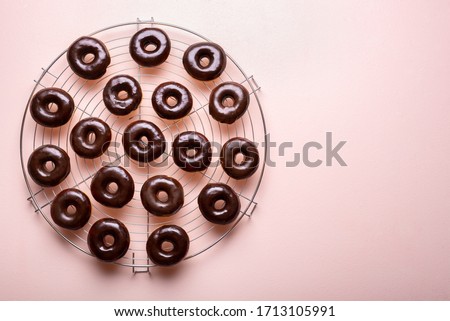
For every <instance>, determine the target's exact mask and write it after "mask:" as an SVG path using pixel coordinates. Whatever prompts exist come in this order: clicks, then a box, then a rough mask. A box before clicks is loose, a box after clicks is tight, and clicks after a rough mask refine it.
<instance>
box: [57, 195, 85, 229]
mask: <svg viewBox="0 0 450 321" xmlns="http://www.w3.org/2000/svg"><path fill="white" fill-rule="evenodd" d="M70 206H73V207H74V208H75V212H74V213H69V207H70ZM50 213H51V216H52V219H53V221H54V222H55V223H56V224H57V225H58V226H61V227H63V228H66V229H69V230H78V229H80V228H82V227H83V226H84V225H85V224H86V223H87V222H88V221H89V218H90V217H91V201H90V200H89V197H87V196H86V194H84V193H83V192H82V191H80V190H77V189H75V188H69V189H66V190H63V191H62V192H60V193H59V194H58V195H56V197H55V198H54V199H53V201H52V206H51V208H50Z"/></svg>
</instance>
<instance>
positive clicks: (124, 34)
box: [20, 18, 267, 273]
mask: <svg viewBox="0 0 450 321" xmlns="http://www.w3.org/2000/svg"><path fill="white" fill-rule="evenodd" d="M146 27H158V28H161V29H163V30H164V31H165V32H166V33H167V34H168V35H169V38H170V39H171V43H172V49H171V52H170V56H169V58H168V59H167V60H166V62H164V63H163V64H162V65H160V66H158V67H152V68H144V67H141V66H139V65H137V64H136V63H135V62H134V61H133V60H132V58H131V56H130V55H129V51H128V44H129V41H130V38H131V37H132V36H133V34H134V33H136V32H137V31H138V30H140V29H142V28H146ZM90 36H93V37H96V38H98V39H100V40H101V41H103V42H104V43H105V45H106V46H107V48H108V50H109V53H110V56H111V64H110V66H109V67H108V71H107V73H106V74H105V76H103V77H102V78H101V79H98V80H85V79H82V78H80V77H78V76H77V75H75V74H74V73H73V72H72V70H71V69H70V68H69V66H68V64H67V60H66V50H65V51H63V52H62V53H61V54H60V55H59V56H58V57H56V59H55V60H54V61H53V62H52V63H50V65H49V66H48V67H47V68H43V69H42V70H43V72H42V74H41V76H40V77H39V79H38V80H36V81H35V82H36V85H35V87H34V89H33V91H32V93H31V95H30V99H29V100H28V104H27V107H26V109H25V112H24V116H23V121H22V127H21V137H20V157H21V163H22V170H23V174H24V178H25V182H26V185H27V187H28V190H29V193H30V197H29V198H28V200H29V201H30V202H31V203H32V205H33V206H34V208H35V212H36V213H39V214H41V215H42V216H43V218H44V219H45V220H46V221H47V222H48V223H49V224H50V226H51V227H52V228H53V229H54V230H55V231H56V232H57V233H58V234H59V235H60V236H62V237H63V238H64V239H65V240H66V241H67V242H69V243H70V244H71V245H73V246H74V247H75V248H77V249H78V250H80V251H82V252H84V253H86V254H88V255H91V254H90V251H89V249H88V247H87V242H86V238H87V233H88V231H89V229H90V227H91V226H92V224H93V223H94V222H95V221H97V220H98V219H101V218H104V217H114V218H117V219H119V220H121V221H122V222H123V223H124V224H125V225H126V226H127V228H128V230H129V232H130V237H131V243H130V248H129V250H128V252H127V254H126V255H125V256H124V257H123V258H121V259H120V260H118V261H116V262H114V263H115V264H119V265H122V266H128V267H132V271H133V272H134V273H138V272H149V268H150V267H152V266H154V264H153V263H152V262H151V261H149V259H148V257H147V254H146V250H145V243H146V241H147V238H148V236H149V235H150V233H151V232H152V231H153V230H154V229H156V228H157V227H159V226H161V225H164V224H177V225H180V226H182V227H183V228H184V229H185V230H186V232H187V233H188V234H189V237H190V241H191V243H190V249H189V253H188V255H187V257H186V258H185V259H189V258H192V257H195V256H197V255H198V254H200V253H202V252H204V251H206V250H208V249H209V248H211V247H212V246H214V245H215V244H216V243H218V242H219V241H220V240H222V239H223V238H224V237H225V236H227V235H228V234H229V233H230V232H231V231H232V230H233V228H234V227H235V226H236V225H237V224H238V223H239V222H240V221H241V220H242V218H244V217H248V218H249V217H251V215H252V213H253V211H254V209H255V206H256V202H255V201H254V199H255V196H256V193H257V191H258V188H259V186H260V184H261V180H262V176H263V173H264V167H265V163H266V162H265V160H266V156H267V144H266V126H265V121H264V115H263V111H262V108H261V104H260V100H259V98H258V95H257V92H258V91H259V89H260V87H259V86H258V84H257V83H256V81H255V80H254V78H253V77H252V76H250V77H249V76H247V75H246V74H245V73H244V71H243V70H242V69H241V67H239V65H238V64H237V63H236V62H235V61H234V59H233V58H231V57H230V55H228V53H227V67H226V69H225V71H224V73H223V74H222V75H221V76H220V78H218V79H215V80H213V81H208V82H203V81H198V80H195V79H193V78H191V77H190V76H189V75H188V74H187V72H186V71H185V70H184V68H183V64H182V57H183V53H184V51H185V50H186V49H187V47H188V46H189V45H191V44H193V43H196V42H199V41H210V40H209V39H207V38H205V37H203V36H201V35H199V34H197V33H195V32H193V31H190V30H188V29H185V28H182V27H179V26H176V25H172V24H168V23H162V22H156V21H154V20H153V18H152V19H151V20H149V21H141V20H139V19H137V21H136V22H129V23H122V24H117V25H114V26H110V27H107V28H104V29H101V30H99V31H96V32H94V33H92V34H91V35H90ZM118 74H128V75H131V76H132V77H134V78H136V79H137V80H138V81H139V82H140V84H141V87H142V91H143V99H142V102H141V105H140V107H139V108H138V109H137V110H136V111H134V112H133V113H131V114H130V115H127V116H122V117H120V116H115V115H112V114H110V113H109V111H108V110H107V109H106V107H105V106H104V105H103V100H102V91H103V88H104V86H105V84H106V83H107V82H108V80H109V79H110V78H111V77H113V76H115V75H118ZM165 81H177V82H180V83H182V84H183V85H185V86H186V87H187V88H188V89H189V90H190V91H191V94H192V96H193V100H194V105H193V108H192V111H191V113H190V114H189V115H187V116H186V117H183V118H182V119H179V120H165V119H161V118H159V117H158V116H157V115H156V113H155V112H154V110H153V108H152V105H151V95H152V92H153V90H154V89H155V87H156V86H157V85H158V84H160V83H162V82H165ZM225 81H235V82H238V83H240V84H242V85H243V86H245V87H246V88H247V89H248V91H249V92H250V97H251V98H250V105H249V108H248V111H247V112H246V113H245V114H244V116H243V117H241V118H240V119H239V120H238V121H236V122H235V123H234V124H231V125H226V124H221V123H218V122H216V121H215V120H214V119H211V117H210V116H209V113H208V99H209V93H210V92H211V90H212V89H213V88H214V87H215V86H217V85H218V84H219V83H222V82H225ZM46 87H59V88H62V89H64V90H65V91H67V92H68V93H69V94H70V95H71V96H72V97H73V99H74V101H75V107H76V108H75V111H74V113H73V115H72V118H71V120H70V121H69V122H68V123H67V124H66V125H64V126H62V127H59V128H46V127H43V126H41V125H38V124H37V123H36V122H34V120H33V119H32V117H31V115H30V113H29V105H30V100H31V97H32V96H33V95H34V93H35V92H37V91H38V90H40V89H42V88H46ZM87 117H98V118H101V119H103V120H104V121H106V122H107V123H108V124H109V126H110V127H111V131H112V134H113V135H112V141H111V144H110V147H109V150H108V151H107V152H105V153H104V154H103V155H102V156H101V157H99V158H96V159H93V160H92V159H83V158H80V157H79V156H77V155H76V154H75V153H74V152H73V150H72V149H71V147H70V143H69V134H70V131H71V129H72V128H73V126H74V125H75V124H76V123H77V122H78V121H80V120H81V119H84V118H87ZM137 119H146V120H148V121H151V122H153V123H155V124H156V125H157V126H158V127H159V128H160V129H161V130H162V131H163V133H164V135H165V137H166V140H167V143H168V144H167V146H168V148H167V150H166V152H165V153H164V155H162V156H161V157H160V158H159V159H157V160H155V161H153V162H151V163H149V164H145V166H144V165H139V164H138V163H136V162H134V161H133V160H130V159H129V158H128V157H127V156H126V155H124V151H123V146H122V144H121V139H122V132H123V129H124V128H125V127H126V126H127V124H129V123H130V122H131V121H134V120H137ZM186 130H195V131H199V132H201V133H203V134H205V135H206V136H207V137H208V138H209V140H210V141H211V143H212V145H213V159H212V163H211V166H210V167H209V168H208V169H207V170H205V171H204V172H197V173H187V172H184V171H183V170H181V169H179V168H178V167H177V166H176V165H175V164H174V163H173V161H172V158H171V151H170V146H171V142H172V141H173V140H174V138H175V137H176V135H178V134H179V133H181V132H183V131H186ZM237 136H240V137H245V138H247V139H249V140H251V141H253V142H255V143H256V144H257V146H258V150H259V153H260V158H261V161H260V166H259V168H258V170H257V172H256V173H255V174H254V175H253V176H252V177H250V178H248V179H245V180H240V181H238V180H235V179H232V178H230V177H228V176H227V175H226V174H225V173H224V171H223V170H222V167H221V166H220V162H219V157H218V154H219V152H220V147H221V146H222V145H223V144H224V143H225V142H226V141H227V140H228V139H230V138H232V137H237ZM44 144H54V145H57V146H60V147H61V148H63V149H64V150H65V151H67V153H68V154H69V156H70V159H71V173H70V174H69V176H68V177H67V178H66V180H65V181H64V182H62V183H61V184H60V185H58V186H56V187H54V188H42V187H40V186H38V185H36V184H35V183H34V182H33V181H32V179H31V178H30V176H29V175H28V172H27V169H26V164H27V161H28V158H29V156H30V154H31V153H32V152H33V150H35V149H36V148H38V147H39V146H41V145H44ZM111 164H114V165H120V166H123V167H125V168H126V169H127V170H128V171H129V172H130V173H131V174H132V175H133V178H134V181H135V195H134V197H133V199H132V200H131V201H130V203H128V204H127V205H126V206H125V207H123V208H122V209H112V208H107V207H104V206H102V205H101V204H99V203H97V202H95V200H93V199H92V197H91V196H90V195H91V194H90V189H89V186H90V181H91V179H92V177H93V176H94V175H95V173H96V171H97V170H98V169H99V168H100V167H102V166H104V165H111ZM158 174H164V175H168V176H172V177H174V178H176V179H177V180H179V181H180V183H181V184H182V185H183V188H184V192H185V204H184V206H183V208H182V209H181V210H180V211H179V212H178V213H176V214H175V215H173V216H170V217H156V216H154V215H151V214H149V213H148V212H146V210H145V209H144V208H143V206H142V204H141V201H140V197H139V192H140V189H141V187H142V184H143V183H144V182H145V180H146V179H147V178H149V177H151V176H153V175H158ZM209 182H223V183H226V184H228V185H230V186H231V187H232V188H233V189H234V190H235V191H236V193H237V194H238V195H239V198H240V201H241V212H240V215H239V216H238V218H237V219H236V220H235V221H234V222H233V223H231V224H229V225H226V226H217V225H214V224H212V223H210V222H208V221H207V220H205V219H204V218H203V216H202V215H201V213H200V211H199V210H198V207H197V196H198V193H199V191H200V190H201V189H202V188H203V186H204V185H205V184H207V183H209ZM70 187H74V188H78V189H80V190H82V191H83V192H85V193H86V194H87V195H89V196H90V198H91V201H92V215H91V218H90V220H89V222H88V223H87V224H86V225H85V226H84V227H83V228H82V229H80V230H78V231H69V230H65V229H63V228H60V227H59V226H57V225H55V224H54V223H53V221H52V219H51V216H50V205H51V202H52V200H53V198H54V197H55V196H56V195H57V194H58V193H59V192H60V191H62V190H63V189H66V188H70Z"/></svg>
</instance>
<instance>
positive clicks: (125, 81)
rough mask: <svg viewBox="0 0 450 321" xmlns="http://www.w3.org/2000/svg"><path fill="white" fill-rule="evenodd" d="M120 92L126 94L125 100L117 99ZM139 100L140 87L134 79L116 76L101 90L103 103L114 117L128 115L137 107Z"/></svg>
mask: <svg viewBox="0 0 450 321" xmlns="http://www.w3.org/2000/svg"><path fill="white" fill-rule="evenodd" d="M121 91H125V92H126V93H127V96H126V98H120V97H119V93H120V92H121ZM141 100H142V90H141V85H139V83H138V81H137V80H136V79H134V78H133V77H131V76H128V75H118V76H115V77H113V78H111V79H110V80H109V81H108V83H107V84H106V85H105V88H104V89H103V102H104V103H105V106H106V108H108V110H109V111H110V112H111V113H112V114H114V115H118V116H124V115H128V114H129V113H131V112H132V111H133V110H136V109H137V108H138V107H139V104H140V103H141Z"/></svg>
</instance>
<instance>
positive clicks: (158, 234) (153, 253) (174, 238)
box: [146, 225, 190, 266]
mask: <svg viewBox="0 0 450 321" xmlns="http://www.w3.org/2000/svg"><path fill="white" fill-rule="evenodd" d="M164 242H169V243H172V245H173V249H172V250H170V251H165V250H164V249H163V243H164ZM189 242H190V241H189V235H188V234H187V233H186V231H185V230H183V229H182V228H181V227H179V226H177V225H163V226H161V227H160V228H158V229H156V230H155V231H153V233H152V234H151V235H150V236H149V238H148V240H147V247H146V248H147V255H148V257H149V258H150V260H151V261H152V262H153V263H155V264H157V265H164V266H168V265H174V264H176V263H178V262H180V261H181V260H182V259H183V258H184V257H185V256H186V254H187V252H188V250H189Z"/></svg>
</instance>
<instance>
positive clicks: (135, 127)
mask: <svg viewBox="0 0 450 321" xmlns="http://www.w3.org/2000/svg"><path fill="white" fill-rule="evenodd" d="M143 137H145V138H147V143H143V142H142V141H141V139H142V138H143ZM122 143H123V148H124V150H125V153H126V154H127V155H128V156H129V157H130V158H131V159H134V160H135V161H138V162H140V163H147V162H151V161H153V160H155V159H157V158H158V157H159V156H161V155H162V154H163V153H164V151H165V150H166V139H165V137H164V135H163V133H162V132H161V130H160V129H159V128H158V126H156V125H155V124H153V123H152V122H149V121H146V120H138V121H135V122H133V123H131V124H129V125H128V126H127V127H126V128H125V130H124V133H123V136H122Z"/></svg>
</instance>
